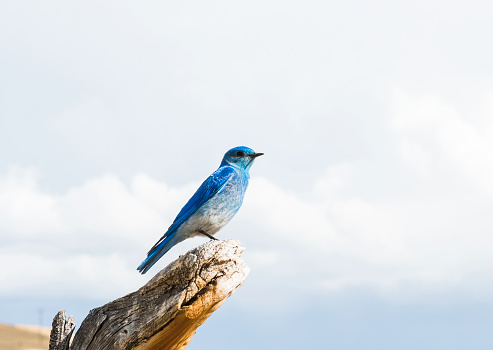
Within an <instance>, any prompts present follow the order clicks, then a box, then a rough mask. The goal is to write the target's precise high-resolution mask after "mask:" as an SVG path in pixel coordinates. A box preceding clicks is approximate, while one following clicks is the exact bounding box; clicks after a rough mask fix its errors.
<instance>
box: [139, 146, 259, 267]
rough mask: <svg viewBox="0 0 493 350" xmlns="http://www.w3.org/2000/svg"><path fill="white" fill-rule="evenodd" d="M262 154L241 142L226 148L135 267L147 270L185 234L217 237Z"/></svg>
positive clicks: (228, 219) (185, 236)
mask: <svg viewBox="0 0 493 350" xmlns="http://www.w3.org/2000/svg"><path fill="white" fill-rule="evenodd" d="M261 155H263V153H255V152H254V151H253V150H252V149H251V148H248V147H244V146H240V147H235V148H232V149H230V150H229V151H228V152H226V154H225V155H224V157H223V160H222V162H221V165H220V166H219V168H218V169H217V170H216V171H214V172H213V173H212V174H211V175H210V176H209V177H208V178H207V179H206V180H205V181H204V182H203V183H202V185H200V187H199V189H198V190H197V192H195V194H194V195H193V196H192V198H190V200H189V201H188V202H187V204H185V206H184V207H183V208H182V209H181V211H180V212H179V213H178V216H177V217H176V219H175V220H174V221H173V223H172V224H171V226H170V227H169V228H168V231H166V233H165V234H164V235H163V237H161V238H160V239H159V241H157V243H156V244H154V246H153V247H152V248H151V250H150V251H149V252H148V253H147V258H146V259H145V260H144V261H143V262H142V264H140V266H139V267H138V268H137V270H138V271H139V272H140V273H142V274H144V273H146V272H147V271H148V270H149V269H150V268H151V267H152V265H154V264H155V263H156V262H157V261H158V260H159V259H160V258H161V257H162V256H163V255H164V254H165V253H166V252H167V251H168V250H170V249H171V248H172V247H173V246H174V245H175V244H178V243H180V242H181V241H184V240H185V239H187V238H190V237H194V236H199V235H204V236H207V237H209V238H210V239H216V238H214V237H213V235H214V234H215V233H216V232H217V231H219V230H220V229H222V228H223V227H224V226H225V225H226V224H227V223H228V222H229V221H230V220H231V219H232V218H233V216H235V214H236V213H237V212H238V210H239V209H240V207H241V203H242V202H243V197H244V195H245V191H246V189H247V187H248V179H249V178H250V174H249V172H248V171H249V170H250V167H251V166H252V164H253V161H254V160H255V158H257V157H258V156H261Z"/></svg>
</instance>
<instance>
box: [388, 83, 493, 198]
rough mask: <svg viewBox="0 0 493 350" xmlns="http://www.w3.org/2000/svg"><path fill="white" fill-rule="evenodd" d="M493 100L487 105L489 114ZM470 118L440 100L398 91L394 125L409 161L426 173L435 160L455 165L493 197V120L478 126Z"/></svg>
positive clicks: (456, 168) (454, 169)
mask: <svg viewBox="0 0 493 350" xmlns="http://www.w3.org/2000/svg"><path fill="white" fill-rule="evenodd" d="M490 98H491V96H490V97H489V98H487V99H486V102H485V103H484V105H485V107H484V110H486V111H487V109H488V106H489V104H488V101H489V100H490ZM478 104H479V101H478ZM486 113H487V112H486ZM466 117H467V116H465V117H464V116H461V115H460V114H459V113H458V112H457V110H456V109H455V108H454V106H453V105H450V104H447V103H445V102H443V101H441V100H440V99H438V98H437V97H434V96H425V97H418V98H414V97H412V96H410V95H408V94H406V93H405V92H404V91H402V90H399V89H397V90H395V91H394V101H393V106H392V110H391V121H390V125H391V128H392V129H393V130H395V131H397V132H398V135H399V137H400V138H401V141H400V142H401V150H402V153H403V155H404V157H405V159H406V160H407V161H408V162H409V163H410V164H412V165H414V167H415V168H416V169H417V170H418V171H419V172H420V173H422V174H423V173H427V172H428V171H429V167H430V166H432V165H434V164H432V163H433V162H432V161H431V159H435V160H441V161H442V162H443V161H445V162H447V163H448V164H450V165H452V167H450V171H457V170H458V171H460V172H462V173H463V174H464V175H465V176H466V177H467V178H469V180H470V182H471V183H472V184H473V185H475V186H477V187H478V188H479V189H480V190H483V191H485V192H486V193H488V194H489V195H493V181H491V179H492V178H493V133H492V130H493V122H492V120H493V119H491V118H489V120H488V119H485V120H483V123H482V125H475V124H474V123H472V122H471V121H470V119H471V118H469V120H468V119H466ZM430 164H431V165H430Z"/></svg>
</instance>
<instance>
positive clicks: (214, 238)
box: [199, 230, 218, 241]
mask: <svg viewBox="0 0 493 350" xmlns="http://www.w3.org/2000/svg"><path fill="white" fill-rule="evenodd" d="M199 232H200V233H202V234H203V235H206V236H207V237H209V238H210V239H213V240H215V241H218V239H217V238H216V237H214V236H211V235H210V234H208V233H207V232H205V231H203V230H199Z"/></svg>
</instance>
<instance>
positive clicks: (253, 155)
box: [248, 153, 264, 158]
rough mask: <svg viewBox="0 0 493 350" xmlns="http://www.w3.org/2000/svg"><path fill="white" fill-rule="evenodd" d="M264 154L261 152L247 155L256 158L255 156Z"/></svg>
mask: <svg viewBox="0 0 493 350" xmlns="http://www.w3.org/2000/svg"><path fill="white" fill-rule="evenodd" d="M263 155H264V154H263V153H250V154H249V155H248V156H249V157H250V158H257V157H260V156H263Z"/></svg>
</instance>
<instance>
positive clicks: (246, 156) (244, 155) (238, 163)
mask: <svg viewBox="0 0 493 350" xmlns="http://www.w3.org/2000/svg"><path fill="white" fill-rule="evenodd" d="M261 155H263V153H255V152H254V151H253V149H251V148H248V147H245V146H239V147H235V148H231V149H230V150H229V151H228V152H226V154H225V155H224V157H223V161H222V162H221V165H226V164H229V165H232V166H235V167H238V168H241V169H245V170H248V169H250V167H251V166H252V164H253V161H254V160H255V158H257V157H258V156H261Z"/></svg>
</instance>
